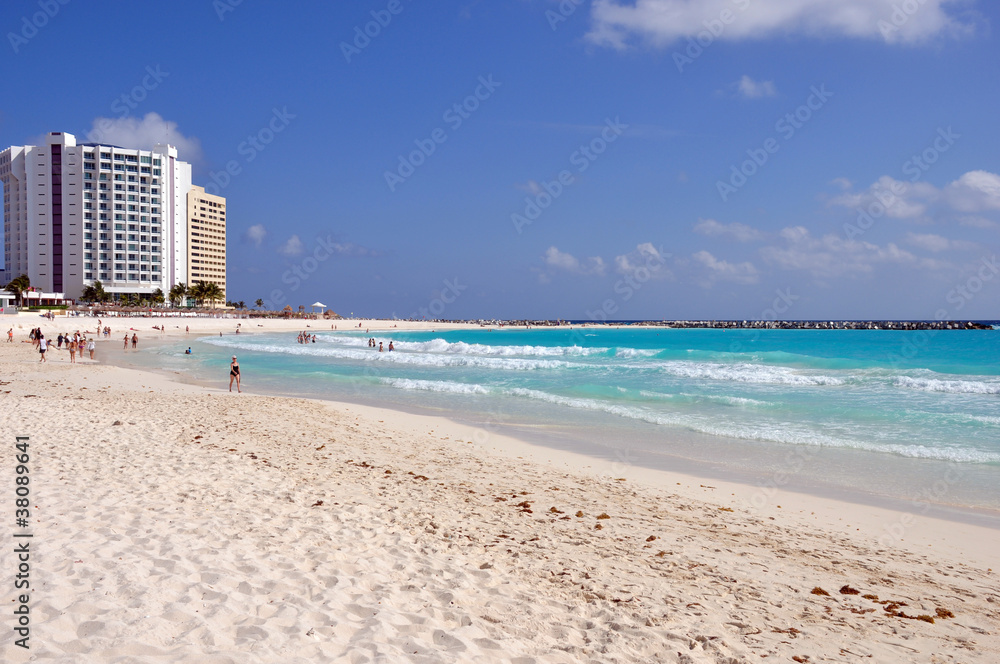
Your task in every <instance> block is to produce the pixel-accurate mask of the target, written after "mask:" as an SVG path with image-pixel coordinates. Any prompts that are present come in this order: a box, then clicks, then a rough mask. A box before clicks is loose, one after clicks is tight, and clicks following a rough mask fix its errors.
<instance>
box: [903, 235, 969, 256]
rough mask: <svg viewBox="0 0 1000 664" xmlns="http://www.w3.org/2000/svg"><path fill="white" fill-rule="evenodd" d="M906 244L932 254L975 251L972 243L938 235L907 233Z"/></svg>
mask: <svg viewBox="0 0 1000 664" xmlns="http://www.w3.org/2000/svg"><path fill="white" fill-rule="evenodd" d="M906 242H907V243H908V244H911V245H913V246H914V247H920V248H921V249H924V250H926V251H930V252H933V253H939V252H942V251H948V250H951V249H956V250H971V249H976V244H975V243H974V242H967V241H965V240H949V239H948V238H946V237H942V236H940V235H934V234H933V233H925V234H918V233H907V234H906Z"/></svg>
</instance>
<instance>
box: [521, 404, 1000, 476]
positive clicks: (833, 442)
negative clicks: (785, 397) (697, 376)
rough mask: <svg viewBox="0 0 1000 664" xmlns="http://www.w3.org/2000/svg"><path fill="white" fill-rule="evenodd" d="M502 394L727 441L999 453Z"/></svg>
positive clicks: (962, 458)
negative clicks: (890, 441)
mask: <svg viewBox="0 0 1000 664" xmlns="http://www.w3.org/2000/svg"><path fill="white" fill-rule="evenodd" d="M503 393H505V394H509V395H512V396H520V397H526V398H529V399H535V400H538V401H545V402H547V403H551V404H556V405H560V406H568V407H570V408H581V409H585V410H594V411H601V412H605V413H610V414H612V415H618V416H619V417H624V418H628V419H633V420H639V421H643V422H648V423H650V424H657V425H665V426H680V427H684V428H686V429H689V430H691V431H696V432H699V433H705V434H709V435H713V436H722V437H726V438H736V439H740V440H754V441H760V442H766V443H780V444H786V445H809V446H813V447H832V448H841V449H856V450H864V451H868V452H879V453H883V454H894V455H896V456H903V457H909V458H913V459H936V460H941V461H956V462H962V463H993V462H997V461H1000V454H996V453H993V452H986V451H982V450H977V449H973V448H968V447H942V446H926V445H905V444H898V443H897V444H893V443H878V442H870V441H865V440H863V439H860V438H843V437H839V436H831V435H829V434H826V433H822V432H820V431H816V430H814V429H810V428H808V427H807V426H800V425H796V424H792V423H788V422H784V423H780V424H779V423H768V424H766V425H754V424H740V423H736V422H730V423H726V424H720V423H719V422H718V421H717V419H716V418H706V417H701V416H697V415H693V414H676V413H669V414H668V413H657V412H654V411H651V410H648V409H645V408H636V407H631V406H624V405H619V404H613V403H608V402H604V401H599V400H596V399H584V398H578V397H567V396H562V395H558V394H551V393H549V392H543V391H541V390H532V389H527V388H508V389H505V390H503Z"/></svg>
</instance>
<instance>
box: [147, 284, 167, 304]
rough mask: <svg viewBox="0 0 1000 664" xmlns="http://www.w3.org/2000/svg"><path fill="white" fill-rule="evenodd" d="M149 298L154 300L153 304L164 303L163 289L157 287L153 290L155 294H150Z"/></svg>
mask: <svg viewBox="0 0 1000 664" xmlns="http://www.w3.org/2000/svg"><path fill="white" fill-rule="evenodd" d="M149 299H150V300H151V301H152V302H153V304H163V299H164V298H163V289H162V288H157V289H156V290H155V291H153V294H152V295H150V296H149Z"/></svg>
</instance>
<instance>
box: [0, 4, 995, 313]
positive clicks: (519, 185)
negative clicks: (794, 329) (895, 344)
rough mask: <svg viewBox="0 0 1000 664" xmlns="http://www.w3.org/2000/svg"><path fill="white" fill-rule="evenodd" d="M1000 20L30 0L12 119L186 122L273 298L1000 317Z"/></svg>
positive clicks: (25, 126)
mask: <svg viewBox="0 0 1000 664" xmlns="http://www.w3.org/2000/svg"><path fill="white" fill-rule="evenodd" d="M894 7H896V8H897V9H895V10H894ZM46 10H47V11H48V14H49V15H45V14H44V12H45V11H46ZM373 12H374V14H373ZM907 12H909V13H907ZM998 14H1000V10H998V8H997V5H996V4H995V3H986V2H984V1H983V0H967V1H964V0H963V1H958V0H956V1H950V2H949V1H947V0H925V1H923V2H918V0H906V1H905V2H904V1H901V0H839V1H838V2H830V1H828V0H703V1H701V2H694V1H691V2H688V1H686V0H642V1H640V2H638V4H636V3H635V2H628V1H625V0H599V1H596V2H591V1H590V0H581V1H580V2H578V3H576V2H573V0H565V1H564V2H562V3H560V2H554V1H551V0H509V1H507V2H483V1H477V0H465V1H463V2H436V3H429V2H415V1H413V0H398V2H390V1H389V0H377V1H375V2H352V3H319V2H313V3H296V4H295V5H294V6H293V5H292V4H291V3H282V2H277V1H267V0H242V2H239V1H238V0H216V1H215V2H213V1H212V0H198V1H194V0H179V1H176V2H172V3H170V5H169V7H162V8H161V7H158V6H155V5H152V4H149V3H119V4H115V5H114V6H104V5H101V6H100V7H95V6H93V5H90V4H88V3H84V2H80V1H79V0H76V1H73V0H62V1H60V0H48V1H47V2H46V0H42V2H38V1H37V0H36V1H35V2H20V1H13V0H12V1H10V2H5V3H3V5H2V7H0V28H2V29H3V32H4V34H5V39H4V41H5V42H6V43H5V44H4V45H3V46H2V47H0V53H2V56H0V57H2V59H3V64H4V67H3V71H4V82H5V86H4V91H5V95H4V101H3V103H2V104H0V143H2V144H3V145H4V146H6V145H17V144H23V143H25V142H32V141H36V140H37V139H38V137H40V136H42V135H44V133H45V132H48V131H68V132H71V133H75V134H76V135H77V136H78V138H86V137H87V136H88V134H91V132H94V131H99V132H101V135H102V136H104V137H105V139H106V140H107V141H108V142H112V143H115V144H121V145H129V146H130V147H145V148H148V147H149V146H150V145H151V144H152V143H153V142H156V141H160V140H163V138H164V136H166V137H168V138H169V140H170V141H171V142H173V143H175V144H177V145H178V146H179V148H180V152H181V157H182V158H185V159H187V160H189V161H191V162H192V163H194V165H195V182H196V183H197V184H202V185H208V186H209V190H210V191H213V190H214V189H213V187H212V184H213V183H214V184H215V185H216V186H218V191H219V193H221V194H222V195H224V196H226V197H227V199H228V208H229V224H230V226H229V289H230V291H229V295H230V298H231V299H234V300H244V301H246V302H247V303H252V302H253V301H254V300H256V299H257V298H258V297H259V298H263V299H266V300H268V301H270V302H273V303H275V304H278V303H280V304H285V303H287V304H292V305H293V306H297V305H299V304H305V305H308V304H311V303H312V302H314V301H316V300H317V299H318V300H322V301H323V302H324V303H326V304H328V305H330V306H331V307H332V308H334V310H336V311H338V312H340V313H344V314H350V313H352V312H353V313H355V314H364V315H373V316H392V315H396V316H399V317H409V316H411V315H414V314H415V315H417V316H422V315H424V314H425V313H426V315H428V316H440V317H449V318H451V317H455V318H467V317H514V316H518V317H521V316H523V317H544V318H555V317H561V318H569V319H588V318H601V317H603V316H607V317H608V318H615V319H632V318H740V319H742V318H767V317H779V318H793V319H794V318H869V317H891V318H932V317H934V316H935V315H947V316H948V317H950V318H963V319H964V318H989V319H995V318H1000V313H998V312H1000V274H998V268H997V267H996V263H995V258H994V257H995V256H996V255H997V254H998V253H1000V251H998V249H1000V176H998V175H997V174H998V173H1000V132H998V122H997V113H996V109H997V108H1000V76H998V74H1000V71H998V70H1000V64H998V63H1000V49H998V48H997V42H996V38H995V36H994V34H993V28H992V26H993V25H995V24H997V19H998ZM43 19H44V20H43ZM377 20H381V22H382V25H379V24H377V23H373V21H377ZM112 26H113V27H112ZM366 29H367V31H368V32H369V34H371V35H374V36H368V37H359V36H358V35H359V33H360V34H362V35H363V34H364V32H365V30H366ZM712 31H714V33H715V34H713V32H712ZM456 105H458V108H456ZM101 118H107V119H108V120H106V121H104V122H103V123H102V121H101ZM421 146H422V149H423V152H421V151H420V150H421ZM914 157H916V158H917V159H916V160H914ZM401 160H402V162H403V163H402V164H401ZM227 165H228V166H229V167H230V168H231V170H232V171H233V172H235V173H236V174H235V175H228V181H227V176H226V175H224V173H225V172H226V169H227Z"/></svg>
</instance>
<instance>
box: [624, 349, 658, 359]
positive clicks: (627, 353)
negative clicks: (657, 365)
mask: <svg viewBox="0 0 1000 664" xmlns="http://www.w3.org/2000/svg"><path fill="white" fill-rule="evenodd" d="M659 352H660V351H658V350H656V349H652V348H616V349H615V357H620V358H624V359H632V358H635V357H653V356H654V355H656V354H657V353H659Z"/></svg>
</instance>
